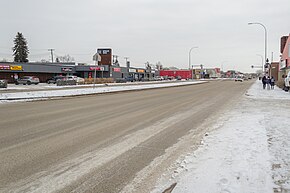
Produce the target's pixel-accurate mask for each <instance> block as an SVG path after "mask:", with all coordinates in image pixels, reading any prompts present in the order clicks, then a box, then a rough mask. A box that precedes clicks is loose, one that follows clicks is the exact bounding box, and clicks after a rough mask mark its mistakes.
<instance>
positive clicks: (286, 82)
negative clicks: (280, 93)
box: [284, 71, 290, 91]
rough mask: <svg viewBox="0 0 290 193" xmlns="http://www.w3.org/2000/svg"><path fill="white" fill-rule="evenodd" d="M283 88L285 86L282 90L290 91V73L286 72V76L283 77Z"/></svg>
mask: <svg viewBox="0 0 290 193" xmlns="http://www.w3.org/2000/svg"><path fill="white" fill-rule="evenodd" d="M284 86H285V88H284V90H286V91H289V89H290V71H289V72H288V74H287V76H285V79H284Z"/></svg>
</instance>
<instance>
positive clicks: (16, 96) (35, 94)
mask: <svg viewBox="0 0 290 193" xmlns="http://www.w3.org/2000/svg"><path fill="white" fill-rule="evenodd" d="M204 82H205V81H198V82H173V83H162V84H146V85H127V86H107V87H96V88H78V89H67V90H46V91H30V92H15V93H1V94H0V100H27V99H28V100H29V99H39V98H53V97H63V96H78V95H88V94H97V93H108V92H120V91H130V90H144V89H152V88H163V87H173V86H182V85H192V84H200V83H204Z"/></svg>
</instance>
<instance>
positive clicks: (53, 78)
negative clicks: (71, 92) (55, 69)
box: [46, 76, 65, 84]
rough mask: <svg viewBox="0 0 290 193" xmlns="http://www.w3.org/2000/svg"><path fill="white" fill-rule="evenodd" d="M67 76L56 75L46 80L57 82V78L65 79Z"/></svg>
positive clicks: (51, 82)
mask: <svg viewBox="0 0 290 193" xmlns="http://www.w3.org/2000/svg"><path fill="white" fill-rule="evenodd" d="M64 78H65V76H54V77H52V78H50V79H48V80H46V82H47V83H48V84H55V83H56V82H57V80H63V79H64Z"/></svg>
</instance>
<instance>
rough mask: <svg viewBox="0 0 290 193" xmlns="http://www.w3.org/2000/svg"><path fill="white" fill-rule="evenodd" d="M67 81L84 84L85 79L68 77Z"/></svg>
mask: <svg viewBox="0 0 290 193" xmlns="http://www.w3.org/2000/svg"><path fill="white" fill-rule="evenodd" d="M65 80H75V81H76V83H77V84H84V83H85V79H84V78H81V77H77V76H66V77H65Z"/></svg>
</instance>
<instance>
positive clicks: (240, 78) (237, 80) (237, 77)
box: [235, 76, 244, 82]
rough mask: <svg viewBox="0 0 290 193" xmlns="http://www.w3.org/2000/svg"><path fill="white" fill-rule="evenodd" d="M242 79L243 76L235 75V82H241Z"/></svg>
mask: <svg viewBox="0 0 290 193" xmlns="http://www.w3.org/2000/svg"><path fill="white" fill-rule="evenodd" d="M243 81H244V77H243V76H236V78H235V82H243Z"/></svg>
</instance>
